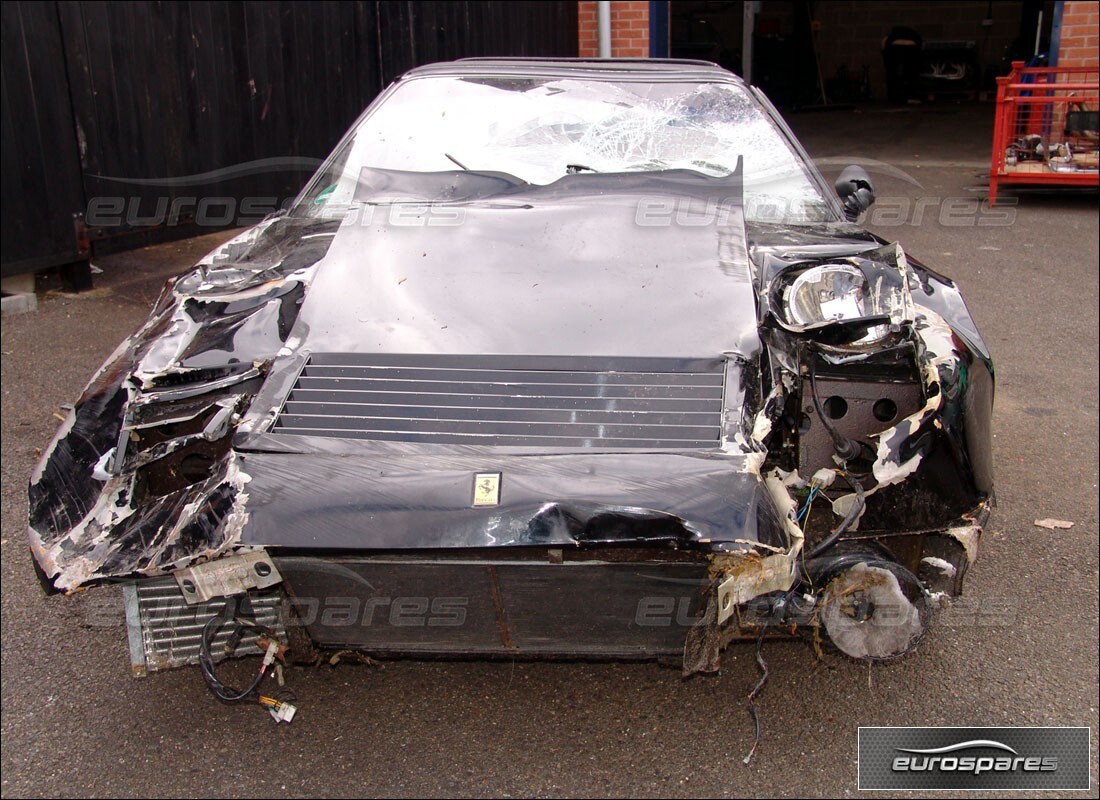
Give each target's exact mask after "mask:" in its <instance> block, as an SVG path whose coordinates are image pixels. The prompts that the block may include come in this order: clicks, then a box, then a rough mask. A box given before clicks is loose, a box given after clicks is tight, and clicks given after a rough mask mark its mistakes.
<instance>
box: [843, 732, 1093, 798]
mask: <svg viewBox="0 0 1100 800" xmlns="http://www.w3.org/2000/svg"><path fill="white" fill-rule="evenodd" d="M1090 735H1091V731H1090V730H1089V729H1088V728H860V729H859V788H860V789H977V790H981V789H990V790H1012V789H1038V790H1049V789H1068V790H1077V789H1084V790H1087V789H1089V788H1090V786H1089V738H1090Z"/></svg>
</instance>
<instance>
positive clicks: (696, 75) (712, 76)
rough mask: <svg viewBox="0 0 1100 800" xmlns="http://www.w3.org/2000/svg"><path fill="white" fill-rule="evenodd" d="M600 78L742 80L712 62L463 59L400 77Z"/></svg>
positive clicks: (592, 59)
mask: <svg viewBox="0 0 1100 800" xmlns="http://www.w3.org/2000/svg"><path fill="white" fill-rule="evenodd" d="M486 74H501V75H504V74H508V75H517V74H518V75H554V76H558V75H574V76H581V75H592V76H596V75H599V76H601V77H609V76H615V77H619V78H626V79H630V78H635V79H636V78H643V79H647V80H660V81H671V80H675V81H685V80H686V81H692V80H699V81H732V82H735V83H742V81H741V79H740V78H739V77H737V76H736V75H734V74H733V73H732V72H729V71H728V70H725V69H722V68H721V67H720V66H718V65H717V64H715V63H713V62H711V61H701V60H694V59H681V58H462V59H459V60H457V61H443V62H439V63H436V64H425V65H424V66H422V67H416V68H414V69H411V70H409V71H408V72H406V73H405V74H404V75H402V76H401V78H399V80H404V79H406V78H421V77H427V76H436V75H445V76H456V75H462V76H465V75H486Z"/></svg>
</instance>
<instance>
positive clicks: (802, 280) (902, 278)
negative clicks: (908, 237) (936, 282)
mask: <svg viewBox="0 0 1100 800" xmlns="http://www.w3.org/2000/svg"><path fill="white" fill-rule="evenodd" d="M904 259H905V256H904V254H903V253H902V251H901V248H900V247H898V246H897V245H887V246H886V247H883V248H880V249H879V250H875V251H872V252H868V253H863V254H860V255H858V256H850V257H848V258H838V259H835V260H833V259H830V260H829V261H826V262H824V263H821V262H818V263H813V262H810V263H808V264H807V263H803V264H793V265H783V266H781V267H780V268H779V269H778V270H777V273H778V274H777V275H776V277H775V279H774V280H773V281H772V285H771V288H770V289H769V290H768V297H769V303H770V305H771V309H772V312H773V313H774V316H775V318H776V319H777V321H778V322H779V324H780V325H782V326H783V327H784V328H786V329H787V330H789V331H791V332H792V333H800V334H814V335H816V336H818V338H821V340H822V341H827V342H828V343H830V344H833V345H842V344H843V345H853V344H860V345H863V344H869V343H871V342H876V341H878V340H880V339H882V338H884V337H886V336H888V335H889V334H890V333H891V332H897V331H900V330H901V328H902V326H903V325H904V324H905V323H907V322H911V321H912V320H913V301H912V297H911V296H910V292H909V285H908V278H907V268H906V266H905V261H904ZM772 266H773V267H774V266H776V265H775V264H774V263H773V265H772ZM822 337H824V338H822Z"/></svg>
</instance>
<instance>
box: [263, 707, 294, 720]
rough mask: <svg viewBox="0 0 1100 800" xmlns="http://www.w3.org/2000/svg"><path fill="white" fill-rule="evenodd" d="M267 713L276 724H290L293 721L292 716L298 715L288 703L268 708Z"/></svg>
mask: <svg viewBox="0 0 1100 800" xmlns="http://www.w3.org/2000/svg"><path fill="white" fill-rule="evenodd" d="M267 713H268V714H270V715H271V718H272V719H274V720H275V721H276V722H290V721H291V720H293V719H294V715H295V714H297V713H298V709H297V708H296V707H295V706H293V705H291V704H290V703H279V705H277V706H275V707H274V708H268V709H267Z"/></svg>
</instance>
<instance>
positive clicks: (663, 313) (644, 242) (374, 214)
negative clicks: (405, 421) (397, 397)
mask: <svg viewBox="0 0 1100 800" xmlns="http://www.w3.org/2000/svg"><path fill="white" fill-rule="evenodd" d="M364 172H367V170H364ZM459 174H460V175H461V173H459ZM681 180H682V181H684V179H683V177H681ZM684 183H688V185H687V186H683V185H681V184H677V183H675V182H674V181H670V180H669V179H667V178H666V179H663V180H661V181H655V180H653V179H652V178H648V179H643V176H639V175H633V174H624V175H574V176H569V177H568V178H566V179H563V180H562V181H559V182H558V184H552V185H551V186H547V187H526V186H524V187H519V188H518V189H512V190H510V191H505V192H498V193H496V194H491V195H489V196H483V197H478V198H476V199H475V200H473V201H465V202H454V203H447V202H444V203H442V204H439V203H435V204H428V203H425V202H416V201H415V200H412V201H410V202H397V203H393V202H389V201H386V202H381V203H378V204H372V203H364V204H362V205H360V206H358V207H353V208H352V209H351V211H350V212H349V214H350V215H351V217H352V218H351V219H349V220H348V221H346V222H345V223H344V225H342V227H341V229H340V231H339V232H338V233H337V235H336V238H335V241H334V242H333V243H332V246H331V248H330V249H329V252H328V255H327V257H326V258H325V260H324V262H323V264H322V265H321V267H322V268H321V270H320V271H319V274H318V276H317V278H316V281H315V282H314V285H313V286H312V288H311V290H310V292H309V295H308V297H307V299H306V301H305V304H304V306H303V308H302V311H301V315H300V316H299V320H298V328H297V330H296V334H298V335H299V337H300V338H295V337H292V344H293V346H294V347H296V348H303V349H305V350H308V351H311V352H348V353H449V354H469V353H499V354H546V355H574V356H583V355H600V356H645V357H654V356H656V357H661V356H667V357H693V356H715V355H722V354H737V355H741V356H743V357H751V356H752V355H754V354H755V353H756V352H757V351H758V349H759V346H760V344H759V340H758V339H757V333H756V308H755V296H754V292H753V286H752V275H751V272H750V265H749V258H748V255H747V253H746V247H745V232H744V224H743V220H742V210H741V207H740V197H739V188H740V187H739V186H736V184H732V182H730V181H727V180H717V179H708V178H705V177H703V176H698V177H697V178H695V179H693V180H692V181H691V182H688V181H684ZM731 184H732V186H731ZM670 187H671V189H672V190H673V191H672V192H671V193H665V192H668V190H669V188H670ZM578 190H580V191H583V194H582V193H580V192H579V191H578Z"/></svg>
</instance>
